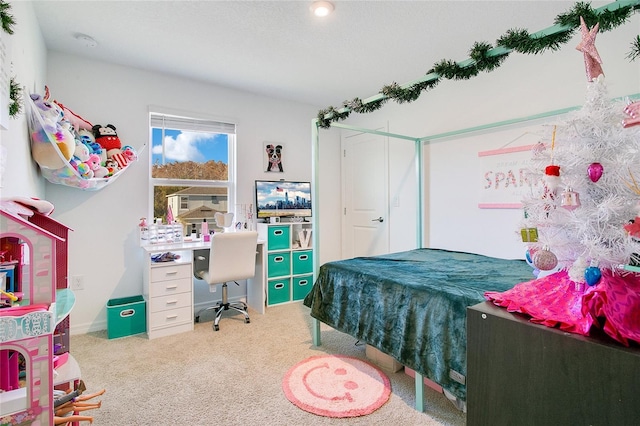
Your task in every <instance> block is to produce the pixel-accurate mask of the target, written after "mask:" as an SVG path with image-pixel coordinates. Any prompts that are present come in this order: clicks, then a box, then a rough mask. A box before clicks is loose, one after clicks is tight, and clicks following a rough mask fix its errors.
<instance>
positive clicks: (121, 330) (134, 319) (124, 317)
mask: <svg viewBox="0 0 640 426" xmlns="http://www.w3.org/2000/svg"><path fill="white" fill-rule="evenodd" d="M146 331H147V304H146V302H145V301H144V298H143V297H142V296H132V297H123V298H120V299H110V300H109V301H108V302H107V337H108V338H109V339H116V338H118V337H125V336H131V335H133V334H139V333H145V332H146Z"/></svg>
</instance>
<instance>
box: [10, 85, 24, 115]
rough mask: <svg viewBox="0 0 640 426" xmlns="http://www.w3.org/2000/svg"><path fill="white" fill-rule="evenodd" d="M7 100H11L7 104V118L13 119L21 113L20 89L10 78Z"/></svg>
mask: <svg viewBox="0 0 640 426" xmlns="http://www.w3.org/2000/svg"><path fill="white" fill-rule="evenodd" d="M9 98H10V99H11V102H10V103H9V117H12V118H15V117H17V116H18V114H20V112H21V111H22V88H21V87H20V85H19V84H18V83H16V80H15V79H14V78H13V77H11V82H10V88H9Z"/></svg>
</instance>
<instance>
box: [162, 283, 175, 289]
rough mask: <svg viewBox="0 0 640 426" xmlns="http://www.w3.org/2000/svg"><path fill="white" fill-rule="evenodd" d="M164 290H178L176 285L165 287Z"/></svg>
mask: <svg viewBox="0 0 640 426" xmlns="http://www.w3.org/2000/svg"><path fill="white" fill-rule="evenodd" d="M164 288H166V289H167V290H173V289H174V288H178V285H177V284H174V285H168V286H165V287H164Z"/></svg>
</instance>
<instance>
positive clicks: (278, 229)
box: [267, 225, 291, 250]
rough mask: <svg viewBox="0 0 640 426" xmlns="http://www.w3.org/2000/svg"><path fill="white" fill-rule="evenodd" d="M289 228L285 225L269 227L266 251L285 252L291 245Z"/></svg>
mask: <svg viewBox="0 0 640 426" xmlns="http://www.w3.org/2000/svg"><path fill="white" fill-rule="evenodd" d="M290 229H291V228H290V227H289V226H287V225H278V226H269V233H268V235H267V249H268V250H285V249H288V248H289V246H290V245H291V234H290V233H289V232H290Z"/></svg>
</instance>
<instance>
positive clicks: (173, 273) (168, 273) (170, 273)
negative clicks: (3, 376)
mask: <svg viewBox="0 0 640 426" xmlns="http://www.w3.org/2000/svg"><path fill="white" fill-rule="evenodd" d="M177 273H178V271H167V275H175V274H177Z"/></svg>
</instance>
